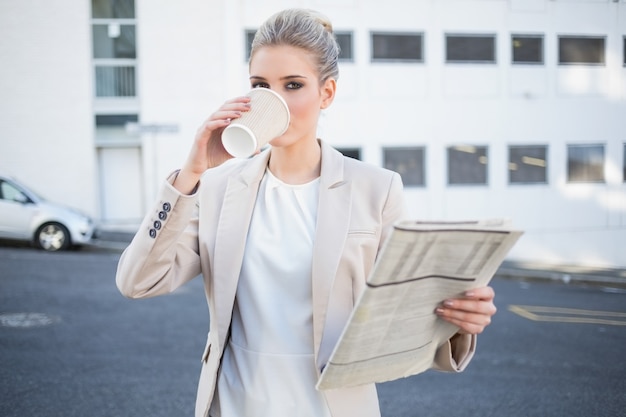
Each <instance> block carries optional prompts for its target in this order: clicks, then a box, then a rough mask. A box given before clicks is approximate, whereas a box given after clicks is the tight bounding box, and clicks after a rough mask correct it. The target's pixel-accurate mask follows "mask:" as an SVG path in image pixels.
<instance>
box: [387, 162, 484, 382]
mask: <svg viewBox="0 0 626 417" xmlns="http://www.w3.org/2000/svg"><path fill="white" fill-rule="evenodd" d="M404 218H406V207H405V203H404V192H403V185H402V179H401V177H400V175H399V174H397V173H394V175H393V177H392V181H391V186H390V187H389V194H388V196H387V202H386V204H385V209H384V210H383V230H382V236H381V239H380V242H381V245H382V244H383V243H384V242H385V240H386V239H387V237H388V235H389V233H390V232H391V230H392V228H393V224H394V223H395V222H396V221H398V220H401V219H404ZM379 250H380V247H379ZM475 350H476V335H462V334H456V335H454V336H452V338H450V340H448V341H446V343H444V344H443V345H441V346H440V347H439V348H438V349H437V352H436V354H435V358H434V361H433V365H432V368H433V369H436V370H439V371H444V372H462V371H463V370H464V369H465V368H466V367H467V365H468V364H469V362H470V361H471V359H472V357H473V356H474V352H475Z"/></svg>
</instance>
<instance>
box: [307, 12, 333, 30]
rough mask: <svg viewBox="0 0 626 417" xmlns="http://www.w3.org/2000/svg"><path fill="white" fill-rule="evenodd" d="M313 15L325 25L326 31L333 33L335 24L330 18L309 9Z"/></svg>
mask: <svg viewBox="0 0 626 417" xmlns="http://www.w3.org/2000/svg"><path fill="white" fill-rule="evenodd" d="M309 13H310V14H311V17H313V18H314V19H315V20H316V21H317V22H318V23H319V24H320V25H322V26H323V27H324V29H325V30H326V32H328V33H333V24H332V23H331V22H330V19H329V18H328V17H326V16H325V15H323V14H322V13H320V12H318V11H316V10H309Z"/></svg>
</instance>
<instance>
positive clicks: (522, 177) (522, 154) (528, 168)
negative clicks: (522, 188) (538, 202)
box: [509, 145, 547, 184]
mask: <svg viewBox="0 0 626 417" xmlns="http://www.w3.org/2000/svg"><path fill="white" fill-rule="evenodd" d="M546 154H547V146H543V145H540V146H510V147H509V183H511V184H536V183H538V184H545V183H546V182H547V179H546V178H547V177H546V172H547V162H546Z"/></svg>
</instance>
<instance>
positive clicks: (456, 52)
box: [446, 35, 496, 64]
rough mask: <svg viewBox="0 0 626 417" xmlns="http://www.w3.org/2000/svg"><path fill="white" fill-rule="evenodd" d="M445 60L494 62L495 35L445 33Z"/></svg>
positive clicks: (449, 61)
mask: <svg viewBox="0 0 626 417" xmlns="http://www.w3.org/2000/svg"><path fill="white" fill-rule="evenodd" d="M446 62H448V63H474V64H495V63H496V37H495V35H446Z"/></svg>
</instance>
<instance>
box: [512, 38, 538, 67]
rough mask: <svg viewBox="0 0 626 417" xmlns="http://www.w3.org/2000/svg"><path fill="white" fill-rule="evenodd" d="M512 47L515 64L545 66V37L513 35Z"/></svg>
mask: <svg viewBox="0 0 626 417" xmlns="http://www.w3.org/2000/svg"><path fill="white" fill-rule="evenodd" d="M511 47H512V48H511V49H512V51H511V56H512V58H513V59H512V60H513V63H514V64H543V36H541V35H513V36H512V37H511Z"/></svg>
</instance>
